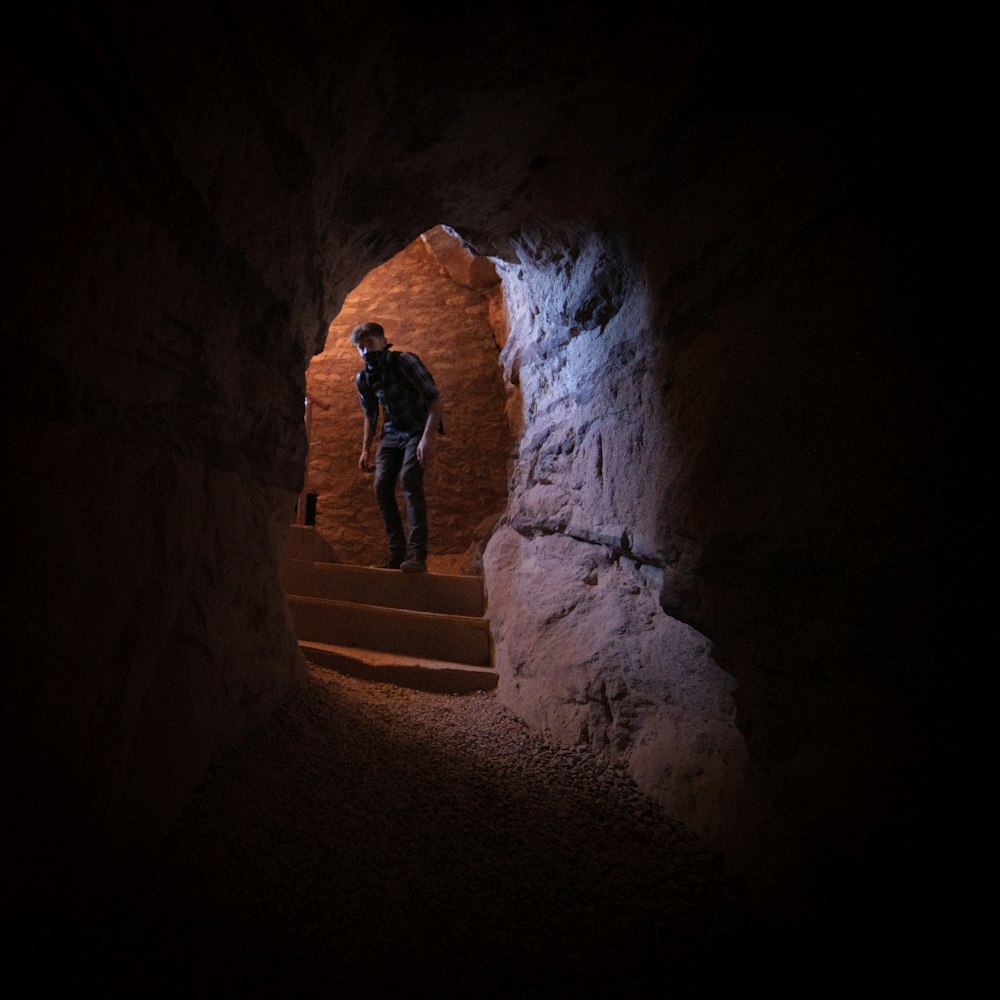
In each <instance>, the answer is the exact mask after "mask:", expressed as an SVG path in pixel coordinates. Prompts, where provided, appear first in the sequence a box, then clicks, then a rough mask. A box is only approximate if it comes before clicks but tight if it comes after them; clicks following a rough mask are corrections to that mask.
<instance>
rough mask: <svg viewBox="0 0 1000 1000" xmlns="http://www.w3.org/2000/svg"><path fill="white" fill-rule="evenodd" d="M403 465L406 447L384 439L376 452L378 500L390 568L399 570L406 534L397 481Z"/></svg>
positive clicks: (376, 494) (376, 489) (403, 556)
mask: <svg viewBox="0 0 1000 1000" xmlns="http://www.w3.org/2000/svg"><path fill="white" fill-rule="evenodd" d="M402 464H403V449H402V448H393V447H389V446H388V445H387V444H386V441H385V439H384V438H383V439H382V441H380V442H379V446H378V451H377V452H376V454H375V502H376V503H377V504H378V511H379V513H380V514H381V515H382V523H383V524H384V525H385V536H386V539H387V541H388V543H389V568H390V569H398V568H399V566H400V564H401V563H402V562H403V560H404V559H405V558H406V535H405V534H404V533H403V521H402V519H401V518H400V516H399V506H398V505H397V504H396V480H397V478H398V477H399V470H400V467H401V466H402Z"/></svg>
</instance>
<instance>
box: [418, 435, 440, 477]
mask: <svg viewBox="0 0 1000 1000" xmlns="http://www.w3.org/2000/svg"><path fill="white" fill-rule="evenodd" d="M436 448H437V441H435V440H434V438H433V436H432V435H430V434H425V435H424V436H423V437H422V438H421V439H420V442H419V443H418V444H417V460H418V461H419V462H420V464H421V465H422V466H423V467H424V468H425V469H426V468H429V466H430V464H431V461H432V459H433V458H434V450H435V449H436Z"/></svg>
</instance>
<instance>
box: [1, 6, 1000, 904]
mask: <svg viewBox="0 0 1000 1000" xmlns="http://www.w3.org/2000/svg"><path fill="white" fill-rule="evenodd" d="M698 12H699V13H698V14H697V16H695V15H691V16H688V15H687V14H684V13H678V12H675V13H671V14H666V13H662V12H657V11H653V10H650V9H648V8H647V7H644V6H642V5H639V6H637V7H630V8H622V9H616V10H613V11H612V10H604V9H595V8H580V7H579V6H578V5H569V4H566V5H563V4H554V5H550V4H546V5H537V4H534V5H519V4H516V3H515V4H507V5H503V7H502V8H500V7H497V8H489V9H488V10H484V9H481V8H479V9H477V10H476V11H475V12H474V14H470V15H467V16H444V17H440V18H436V17H435V18H430V19H428V18H426V17H425V16H423V15H422V12H420V11H416V10H414V11H413V12H407V11H406V10H403V9H402V8H401V7H400V6H399V5H395V4H382V3H380V2H374V3H365V4H363V5H360V4H359V5H354V4H343V5H338V6H336V7H335V8H334V7H331V6H330V5H326V4H323V5H318V4H317V5H313V4H311V3H308V2H299V0H289V2H287V3H283V4H281V5H273V4H267V3H247V4H239V5H235V4H233V5H230V4H227V3H219V4H212V5H205V6H199V7H197V8H190V7H187V6H184V5H180V6H178V5H176V4H170V5H167V4H159V3H156V2H153V3H150V4H143V5H141V6H135V5H123V4H119V3H116V2H104V3H96V4H93V5H88V6H87V8H86V10H77V9H76V8H74V7H72V6H63V5H58V4H38V5H31V6H29V8H28V9H26V10H24V11H22V12H20V15H19V18H18V19H17V21H16V23H15V24H12V25H11V26H10V30H9V31H8V32H7V33H6V34H5V47H4V58H3V61H2V65H3V72H4V88H3V92H4V96H5V123H6V124H5V130H6V133H5V137H6V141H7V146H8V149H10V150H11V151H12V153H11V155H10V157H9V163H8V172H7V176H6V177H5V192H6V194H7V196H8V197H7V202H8V204H7V205H6V206H5V235H6V238H7V240H8V242H9V246H8V252H7V254H6V255H5V264H6V267H5V277H6V278H7V281H8V284H9V291H8V293H7V295H6V296H5V307H6V315H7V317H8V331H7V332H6V333H5V338H4V348H5V354H6V356H5V365H4V370H5V375H6V379H5V386H4V392H3V396H2V398H3V401H4V414H3V438H2V440H3V465H4V469H5V473H6V476H7V481H8V483H9V486H8V488H7V500H8V505H9V510H8V511H7V516H6V519H5V523H6V525H7V536H8V537H7V538H6V539H5V570H6V574H5V581H4V592H3V600H4V608H5V614H6V618H5V622H6V625H7V629H6V631H7V635H6V637H5V639H6V649H5V654H6V655H5V662H6V666H5V668H4V672H3V689H2V691H0V705H2V706H3V708H2V711H3V713H4V716H3V720H4V726H3V737H4V742H3V745H2V747H0V750H2V757H3V761H4V768H5V774H4V788H3V795H4V802H5V806H6V808H7V809H8V815H10V816H12V817H16V820H15V821H14V822H13V823H12V824H10V826H11V829H10V830H9V831H8V832H9V833H10V834H11V835H12V836H13V839H14V844H13V846H12V848H11V857H13V858H16V859H17V863H16V866H15V868H16V870H15V873H14V874H15V875H16V876H17V877H16V878H15V879H14V881H15V883H16V884H15V885H14V886H13V887H12V888H13V889H19V890H21V893H20V895H19V896H17V897H11V898H17V899H19V900H23V901H24V905H25V906H36V907H43V908H44V907H45V906H46V905H48V901H49V900H50V899H51V898H52V897H51V894H50V893H48V892H44V891H43V892H39V891H37V887H38V885H39V884H40V883H41V882H44V880H45V879H48V878H49V877H52V878H54V879H56V878H58V879H61V877H62V876H64V875H71V876H74V877H75V878H77V880H78V881H80V882H82V883H83V885H84V887H86V885H88V884H89V883H91V882H93V881H95V880H96V881H106V880H109V879H113V878H114V877H120V876H121V875H122V874H123V873H127V871H128V870H129V863H128V862H129V859H131V858H133V857H134V856H136V855H142V854H143V853H145V852H148V851H149V850H151V849H152V848H153V847H154V846H155V844H156V843H157V842H158V841H159V840H160V839H161V838H162V837H163V835H164V834H165V833H166V832H167V831H168V830H169V829H170V827H171V824H172V823H173V822H174V820H175V819H176V817H177V815H178V813H179V811H180V809H181V807H182V804H183V802H184V800H185V798H186V797H187V796H188V795H189V794H190V793H191V791H192V790H193V789H194V788H195V787H196V785H197V783H198V781H199V780H200V778H201V777H202V776H203V774H204V772H205V768H206V766H207V763H208V761H209V759H210V757H211V756H212V754H213V753H214V752H216V751H217V750H218V749H220V748H221V747H223V746H225V745H226V744H227V743H230V742H232V741H233V740H234V739H238V738H239V737H240V736H241V734H243V733H244V732H246V731H247V730H248V729H250V728H252V727H253V726H254V725H255V724H256V723H257V722H259V721H260V720H262V719H263V718H264V717H265V716H266V714H267V713H268V711H269V710H270V709H272V708H273V707H274V706H276V705H277V704H279V703H280V702H281V701H282V700H283V699H284V698H285V697H286V696H287V694H288V692H289V689H290V686H291V685H292V684H293V682H294V680H295V679H296V678H297V677H301V672H302V660H301V657H300V656H299V654H298V653H297V651H296V648H295V643H294V638H293V636H292V634H291V630H290V626H289V621H288V617H287V614H286V612H285V609H284V607H283V604H282V601H281V597H280V593H279V587H278V580H279V578H280V575H279V560H280V551H281V541H282V537H283V534H284V531H285V522H286V521H287V516H288V511H289V510H290V509H291V504H292V503H293V500H294V496H295V495H296V494H297V493H298V492H299V490H300V488H301V486H302V482H303V473H304V469H305V460H306V440H305V434H304V427H303V420H302V401H303V397H304V394H305V390H306V372H307V369H308V368H309V366H310V361H311V360H312V359H313V357H314V356H315V355H316V354H318V353H319V352H321V351H322V350H323V348H324V346H325V343H326V341H327V333H328V329H329V326H330V323H331V321H332V320H333V319H334V318H335V317H336V316H337V315H338V313H339V311H340V309H341V306H342V305H343V303H344V301H345V299H346V297H347V295H348V293H349V292H350V291H351V290H352V289H354V288H355V287H356V286H357V285H358V283H359V282H360V281H361V280H362V279H363V278H364V276H365V275H366V274H368V273H369V272H370V271H372V269H373V268H375V267H377V266H378V265H380V264H383V263H385V262H386V261H388V260H390V259H391V258H392V257H393V256H394V255H395V254H397V253H399V252H401V251H404V250H406V248H407V247H410V246H411V244H412V243H413V241H414V240H416V239H417V237H419V236H420V235H421V234H422V233H425V232H428V231H430V230H432V229H433V228H434V227H436V226H438V225H447V226H449V227H450V228H451V229H453V230H454V231H455V232H457V233H459V234H460V235H461V237H462V238H463V240H465V241H466V243H467V244H468V246H469V247H470V248H472V249H474V250H476V251H478V252H479V253H480V254H481V255H488V256H490V257H492V258H494V259H495V261H496V262H497V264H498V266H500V270H501V272H502V279H503V288H504V298H505V300H506V301H507V302H508V308H509V312H510V325H509V335H508V336H507V337H506V338H498V340H497V342H498V343H502V344H503V358H502V361H503V366H504V369H505V371H506V372H507V375H508V378H509V380H510V382H511V385H512V386H516V387H518V388H519V390H520V392H521V394H522V399H523V413H522V414H521V415H520V418H521V419H522V420H523V433H522V432H521V425H519V424H517V423H515V424H514V430H515V432H518V433H520V437H519V442H518V454H517V460H516V464H515V467H514V469H513V474H512V489H511V494H510V502H509V507H508V509H507V511H506V513H505V516H504V520H503V522H502V523H501V524H500V525H499V526H498V530H497V533H496V535H495V537H494V541H493V542H492V543H491V545H490V547H489V548H488V549H487V551H486V553H485V555H484V579H485V583H486V586H487V589H488V592H489V595H490V614H491V618H492V620H493V622H494V623H495V627H496V632H497V634H496V636H495V639H496V652H497V661H498V665H499V666H500V668H501V670H502V684H501V687H500V697H502V698H503V699H504V700H505V701H507V703H508V704H510V705H512V706H515V707H516V708H517V710H518V711H519V712H521V713H523V714H524V715H525V716H526V717H529V718H531V720H532V722H533V724H535V725H539V726H546V727H549V730H550V733H551V734H552V735H553V737H557V738H558V739H560V740H565V741H567V742H572V741H575V740H577V739H579V738H581V737H583V736H584V735H586V737H587V738H588V739H590V740H593V741H597V742H600V743H602V744H606V745H607V746H608V747H609V748H611V749H613V750H614V751H615V752H616V753H617V754H619V756H620V758H621V760H622V761H625V762H627V763H628V766H629V767H630V768H631V769H632V773H633V775H634V776H635V777H636V779H637V780H641V781H642V782H643V784H644V787H647V788H648V789H649V790H652V791H654V792H656V794H657V795H658V796H659V797H660V801H661V803H662V804H663V805H665V806H666V807H667V808H668V809H669V810H670V811H672V812H677V813H683V815H684V816H685V817H687V818H688V820H689V821H690V822H692V823H693V824H695V825H697V826H699V827H700V828H701V829H702V830H703V831H704V832H705V833H706V834H708V835H710V836H713V837H718V838H719V839H720V841H721V842H723V843H724V844H725V846H726V847H727V850H728V851H729V852H730V855H731V857H732V858H733V860H734V863H738V864H740V865H742V866H744V867H745V868H746V869H747V871H748V873H749V875H750V876H752V877H753V878H755V879H757V880H758V881H759V882H760V884H759V885H757V886H756V887H755V891H756V892H757V893H758V894H759V898H760V899H762V900H766V899H770V900H772V901H774V902H780V905H782V906H785V907H787V908H788V909H789V910H790V911H792V912H794V911H795V910H796V909H797V908H798V907H799V906H803V905H805V906H817V905H818V906H823V905H825V904H826V903H827V902H829V901H830V900H831V898H832V899H835V900H836V899H844V898H852V899H854V898H857V899H859V900H861V901H862V905H865V903H866V902H867V900H868V895H867V894H868V893H869V892H871V891H873V890H871V889H870V886H871V884H872V879H873V878H874V877H875V876H876V875H877V877H878V880H879V883H880V885H881V886H882V887H884V886H886V885H892V884H893V882H894V880H900V881H902V880H903V879H904V878H905V877H906V873H907V862H908V861H909V860H910V859H912V858H913V857H915V856H918V855H920V854H921V853H922V852H924V851H926V850H927V849H928V847H929V845H934V844H936V843H937V840H938V838H939V837H940V836H941V835H942V829H941V825H942V824H943V823H944V822H946V821H947V820H948V819H949V818H950V813H949V812H948V811H947V810H942V809H940V808H939V805H938V801H937V793H938V792H939V790H940V787H939V786H940V785H942V784H944V779H945V777H947V776H949V775H950V774H951V773H953V771H954V770H955V769H956V768H957V762H956V761H955V760H954V759H953V757H954V756H955V755H956V754H957V752H958V737H957V735H956V734H957V733H959V732H961V731H963V730H960V729H959V727H958V725H957V721H958V718H959V716H960V712H961V701H960V697H959V695H958V693H957V692H956V691H955V688H954V685H955V680H956V677H962V676H963V673H964V671H963V668H964V667H966V665H967V661H968V660H970V659H971V654H969V652H968V648H967V646H966V643H965V639H964V637H965V636H966V634H969V633H970V632H971V627H972V624H973V623H972V621H971V619H972V612H973V611H974V610H975V609H976V607H977V605H976V604H975V603H974V602H972V601H970V600H968V599H967V597H968V595H967V589H968V588H969V587H970V585H971V580H972V579H973V576H972V570H973V569H974V568H975V565H976V562H975V558H974V556H975V550H976V549H977V548H978V547H979V546H980V545H981V544H982V540H983V538H985V537H986V532H985V531H984V529H983V525H984V523H985V521H984V519H983V518H982V510H981V506H980V504H981V501H980V500H979V499H978V498H979V496H980V495H982V496H986V495H987V494H985V493H983V494H980V492H979V491H978V490H975V489H970V488H968V486H967V484H966V477H967V475H968V473H970V471H971V472H979V471H981V468H982V465H983V463H982V459H981V455H980V456H979V457H978V460H977V461H976V464H974V465H973V464H971V463H969V462H968V461H967V459H968V457H969V456H968V455H967V454H964V453H962V452H960V451H959V450H958V445H959V444H960V443H964V442H967V440H968V428H979V427H982V426H985V422H984V419H983V414H982V413H980V412H979V404H980V403H981V399H980V396H979V394H978V389H979V382H978V380H977V378H976V375H977V374H978V373H979V372H980V371H982V366H981V363H980V361H981V359H979V358H978V357H977V356H976V352H975V349H974V348H970V347H969V345H968V344H967V343H963V345H962V347H963V353H962V354H961V355H959V354H958V353H957V348H956V346H955V344H956V343H957V341H956V339H955V337H954V336H953V335H954V333H955V331H956V330H966V329H972V327H971V326H970V325H969V324H968V323H967V317H964V316H963V315H961V310H962V308H963V307H964V305H965V303H966V302H967V301H968V299H967V298H965V297H963V296H951V295H944V294H943V292H944V291H945V290H947V286H948V285H949V284H950V283H951V280H952V279H953V278H954V275H955V273H956V272H957V271H958V270H959V265H961V264H962V263H964V262H963V260H962V259H961V256H960V255H959V254H958V253H956V250H955V248H956V246H959V245H961V244H962V243H963V242H964V240H965V237H964V236H963V237H962V238H961V239H959V240H953V239H951V238H950V236H951V234H949V233H948V232H947V231H946V230H945V229H944V227H943V225H942V223H943V220H944V219H945V218H946V216H948V217H950V216H951V215H952V214H953V213H954V212H955V208H954V206H953V204H952V203H951V200H950V198H951V195H953V194H954V193H955V192H957V191H960V190H965V187H964V181H963V185H959V184H957V183H953V180H952V178H950V177H949V176H948V174H947V173H946V172H945V171H944V169H943V167H944V166H945V165H946V164H948V163H950V162H952V159H951V158H956V159H962V157H960V156H959V157H954V155H953V148H952V144H953V143H954V142H955V141H956V139H957V138H958V133H959V129H958V128H956V129H955V134H952V131H951V123H952V122H954V123H955V125H956V126H957V125H959V124H962V122H961V113H962V112H961V110H960V109H962V108H964V107H965V106H966V104H965V99H964V95H963V99H962V100H957V101H956V100H953V99H952V97H953V95H952V94H951V93H950V92H949V91H948V87H947V85H946V83H945V82H944V81H945V79H946V80H947V81H948V82H949V83H950V82H956V81H958V82H961V74H950V75H949V74H945V75H944V76H943V77H942V78H941V79H939V78H938V77H937V76H936V75H935V74H933V73H928V71H927V62H926V53H927V51H929V50H933V51H939V50H941V49H942V47H943V48H945V49H946V48H947V46H946V45H943V42H942V39H941V32H940V30H939V28H938V26H937V25H935V26H934V31H935V36H934V37H933V38H931V37H930V35H929V33H928V32H923V30H922V28H921V25H920V24H919V23H917V22H915V21H914V22H909V23H908V25H907V28H906V31H907V38H906V39H905V42H904V43H901V41H900V38H899V37H898V31H899V27H898V26H897V25H895V24H893V25H891V26H887V28H880V27H879V26H877V25H872V24H871V23H870V22H869V21H867V20H866V22H865V28H864V30H859V29H858V27H857V23H856V21H855V20H854V19H853V18H850V17H847V16H844V17H843V18H842V19H841V18H840V15H839V14H838V17H837V18H836V19H834V18H826V17H825V16H823V15H822V14H821V13H819V12H816V11H814V10H813V9H812V8H801V9H799V10H797V12H795V13H789V12H782V11H776V10H774V9H772V8H769V9H768V10H767V11H759V10H753V11H748V12H747V15H746V17H740V16H738V15H735V14H731V13H728V14H725V15H723V14H720V13H719V12H717V11H716V10H715V8H714V6H713V5H711V4H706V5H698ZM889 27H891V34H890V30H889ZM921 35H923V36H924V37H920V36H921ZM788 39H794V40H795V44H794V45H792V44H789V42H788ZM929 123H933V125H930V124H929ZM929 127H933V128H934V129H936V132H935V134H934V135H933V136H931V137H930V138H929V137H928V128H929ZM939 151H940V152H941V153H942V155H941V156H940V157H939V156H938V155H937V153H938V152H939ZM970 159H971V158H970ZM944 302H947V304H948V307H949V308H948V310H947V311H946V310H945V309H944V308H942V304H943V303H944ZM476 308H477V310H478V311H477V317H476V323H477V324H479V323H480V322H481V319H482V313H481V305H480V304H479V303H478V302H477V304H476ZM400 340H402V338H400ZM494 394H495V395H499V394H498V393H494ZM355 440H356V439H355ZM970 451H971V450H970ZM515 565H517V567H518V568H517V575H516V576H514V577H513V578H512V577H511V576H510V574H509V573H508V572H507V570H506V567H513V566H515ZM654 595H658V596H657V597H656V598H655V599H654ZM657 608H659V610H657ZM528 625H531V627H532V629H533V630H534V629H535V628H536V625H537V632H536V633H535V635H534V636H531V635H530V634H523V633H526V632H527V626H528ZM618 628H621V630H622V631H621V632H617V631H615V630H616V629H618ZM553 636H558V637H560V638H562V639H563V640H564V641H563V642H561V643H556V642H555V641H554V639H553ZM950 636H962V637H963V638H962V639H961V640H959V641H958V642H957V643H954V644H953V643H950V642H948V641H946V637H950ZM532 647H535V649H536V652H537V650H538V649H542V648H544V650H545V652H546V654H547V655H546V656H545V657H544V658H542V657H539V656H537V655H536V656H535V657H534V658H532V657H529V656H528V652H529V650H530V649H531V648H532ZM956 661H957V662H956ZM518 685H520V687H518ZM973 700H975V701H976V702H980V701H981V699H979V698H978V697H977V696H976V695H975V694H974V695H973ZM734 710H735V713H734ZM972 728H973V729H975V727H972ZM963 729H964V727H963ZM688 779H690V780H688ZM740 831H742V841H743V842H738V840H739V838H734V834H736V833H739V832H740ZM59 884H60V885H61V886H62V887H63V889H61V890H60V891H61V892H62V891H64V890H65V887H66V885H67V883H66V882H65V881H60V883H59ZM67 891H68V890H67ZM12 909H16V907H15V906H12Z"/></svg>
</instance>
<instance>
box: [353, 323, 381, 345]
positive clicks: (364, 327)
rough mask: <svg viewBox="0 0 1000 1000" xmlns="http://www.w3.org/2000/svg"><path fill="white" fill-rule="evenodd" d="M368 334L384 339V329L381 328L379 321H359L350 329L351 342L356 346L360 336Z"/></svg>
mask: <svg viewBox="0 0 1000 1000" xmlns="http://www.w3.org/2000/svg"><path fill="white" fill-rule="evenodd" d="M369 334H371V335H372V336H373V337H381V338H382V339H383V340H385V330H383V329H382V324H381V323H359V324H358V325H357V326H356V327H355V328H354V329H353V330H351V343H352V344H353V345H354V346H355V347H357V346H358V341H359V340H360V339H361V338H362V337H366V336H368V335H369Z"/></svg>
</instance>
